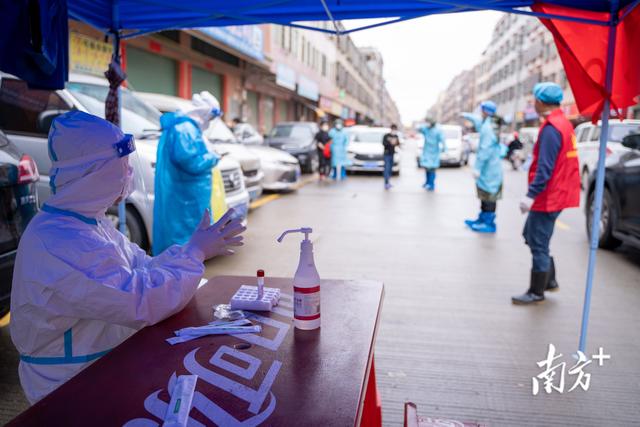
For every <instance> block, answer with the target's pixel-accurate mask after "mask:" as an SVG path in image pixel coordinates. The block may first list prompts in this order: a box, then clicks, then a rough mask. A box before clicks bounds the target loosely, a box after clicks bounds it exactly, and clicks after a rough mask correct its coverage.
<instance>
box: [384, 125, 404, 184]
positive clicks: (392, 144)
mask: <svg viewBox="0 0 640 427" xmlns="http://www.w3.org/2000/svg"><path fill="white" fill-rule="evenodd" d="M382 145H383V146H384V189H385V190H388V189H390V188H391V187H392V185H391V183H390V182H389V180H390V179H391V174H392V173H393V157H394V155H395V153H396V147H398V146H399V145H400V138H398V126H396V125H395V124H392V125H391V130H390V132H389V133H386V134H385V135H384V136H383V137H382Z"/></svg>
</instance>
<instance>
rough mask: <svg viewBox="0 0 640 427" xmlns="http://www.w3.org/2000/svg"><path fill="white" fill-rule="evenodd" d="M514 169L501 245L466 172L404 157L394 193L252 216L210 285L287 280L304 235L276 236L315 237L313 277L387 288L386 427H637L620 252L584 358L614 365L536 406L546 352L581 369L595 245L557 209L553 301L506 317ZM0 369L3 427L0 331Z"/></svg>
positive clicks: (355, 185)
mask: <svg viewBox="0 0 640 427" xmlns="http://www.w3.org/2000/svg"><path fill="white" fill-rule="evenodd" d="M507 166H508V165H507V164H505V197H504V199H503V200H502V201H501V202H500V203H499V204H498V212H497V215H498V216H497V223H498V233H497V234H496V235H477V234H474V233H472V232H471V231H469V230H468V229H466V228H465V227H464V224H463V220H464V219H465V218H471V217H475V216H476V215H477V210H478V204H479V203H478V201H477V199H476V198H475V190H474V186H473V180H472V177H471V173H470V169H469V168H468V167H463V168H459V169H458V168H447V169H441V170H440V171H439V172H438V177H437V181H436V186H437V189H436V191H435V192H434V193H427V192H426V191H424V190H423V189H422V188H421V184H422V183H423V179H424V177H423V175H422V171H420V170H418V169H417V168H416V166H415V151H414V149H413V148H412V147H411V146H410V145H409V146H408V147H407V148H405V149H404V150H403V154H402V173H401V175H400V176H399V177H397V178H394V179H393V183H394V185H395V186H394V187H393V188H392V189H391V190H390V191H385V190H384V189H383V182H382V178H381V177H380V176H377V175H364V176H363V175H358V176H350V177H349V178H348V179H347V180H346V181H345V182H338V183H334V182H325V183H318V182H315V181H314V182H311V183H309V184H307V185H306V186H304V187H303V188H301V189H300V190H299V191H297V192H296V193H291V194H285V195H282V196H272V197H270V198H269V199H268V200H266V202H265V203H263V204H261V206H259V207H258V208H256V209H255V210H254V211H253V212H252V213H251V215H250V218H249V227H248V230H247V232H246V238H245V242H246V244H245V247H243V248H241V249H240V250H239V252H238V253H237V254H236V255H234V256H232V257H227V258H224V259H217V260H213V261H212V262H210V263H209V264H208V266H207V274H208V275H209V276H214V275H221V274H234V275H235V274H237V275H253V274H255V271H256V270H257V269H264V270H265V271H266V274H267V276H274V277H275V276H280V277H291V276H293V274H294V272H295V269H296V266H297V263H298V254H299V239H300V236H297V235H291V236H288V238H287V239H286V240H285V241H284V242H283V243H280V244H278V243H276V240H275V239H276V238H277V237H278V236H279V234H280V233H281V232H282V231H284V230H285V229H288V228H296V227H301V226H310V227H313V229H314V233H313V234H312V238H313V241H314V246H315V260H316V265H317V268H318V271H319V273H320V276H321V277H323V278H335V279H373V280H379V281H383V282H384V284H385V293H386V295H385V300H384V306H383V309H382V318H381V324H380V328H379V332H378V337H377V344H376V348H375V360H376V368H377V372H376V373H377V380H378V387H379V391H380V394H381V397H382V404H383V419H384V425H389V426H399V425H402V421H403V405H404V402H405V401H412V402H415V403H416V404H417V405H418V412H419V413H420V414H421V415H422V416H424V417H436V418H447V419H455V420H460V421H467V422H475V423H479V424H483V425H487V426H604V425H606V426H631V425H638V423H639V421H638V420H640V359H639V356H638V355H639V354H640V331H639V329H638V326H637V325H638V324H639V323H640V322H639V321H640V310H639V309H638V307H639V306H640V280H639V278H640V252H639V251H636V250H633V249H630V248H627V247H623V248H621V249H619V250H618V251H616V252H607V251H600V252H599V256H598V265H597V268H596V279H595V286H594V292H593V303H592V310H591V323H590V329H589V339H588V346H587V347H588V348H587V355H588V357H589V358H590V357H591V355H593V354H596V353H597V352H598V349H599V347H603V348H604V352H605V353H607V354H610V355H611V359H610V360H606V361H605V362H604V365H603V366H598V363H597V362H596V361H594V362H593V363H591V364H590V365H588V366H587V367H586V368H585V369H584V370H585V372H587V373H590V374H591V378H590V380H591V382H590V387H589V390H588V391H583V390H582V389H581V388H579V387H578V388H577V389H576V390H574V391H571V392H569V391H568V390H569V389H570V388H571V387H572V386H573V384H574V382H575V379H576V376H575V375H574V376H572V375H569V374H568V373H567V376H566V379H565V381H566V382H565V390H564V393H562V394H560V393H559V392H554V393H552V394H546V393H545V392H544V390H541V393H540V394H539V395H537V396H533V395H532V377H535V376H536V375H538V374H540V373H541V372H542V371H543V368H540V367H538V366H537V365H536V362H539V361H541V360H543V359H545V358H546V355H547V350H548V345H549V344H550V343H553V344H554V345H555V346H556V348H557V350H558V352H559V353H562V354H563V358H562V360H558V361H556V362H555V363H560V362H566V363H567V369H568V368H570V367H571V366H573V364H574V362H573V359H572V358H571V356H570V354H571V353H573V352H574V351H575V350H577V344H578V335H579V331H580V319H581V312H582V303H583V297H584V283H585V272H586V265H587V257H588V241H587V238H586V235H585V232H584V228H585V224H584V214H583V212H582V210H580V209H573V210H569V211H566V212H564V213H563V214H562V215H561V216H560V219H559V221H558V223H557V227H556V232H555V235H554V239H553V241H552V252H553V254H554V256H555V259H556V264H557V270H558V281H559V283H560V292H558V293H555V294H551V295H548V296H547V301H546V302H545V304H542V305H539V306H535V307H520V306H513V305H512V304H511V301H510V297H511V295H514V294H517V293H521V292H524V291H525V290H526V289H527V286H528V279H529V268H530V255H529V252H528V249H527V248H526V246H524V244H523V241H522V237H521V230H522V225H523V223H524V219H525V217H524V216H523V215H521V214H520V212H519V210H518V202H519V200H520V198H521V196H522V195H523V194H524V192H525V188H526V176H525V173H524V172H515V171H511V170H509V169H508V167H507ZM345 333H347V334H348V333H349V330H348V329H345ZM0 361H1V364H0V424H2V423H3V422H4V421H7V420H9V419H11V418H12V417H13V416H15V414H17V413H19V412H20V411H21V410H23V409H24V408H25V407H26V403H25V400H24V398H23V397H22V394H21V391H20V388H19V384H18V379H17V356H16V354H15V350H13V347H12V345H11V341H10V339H9V333H8V328H7V327H4V328H0ZM555 363H554V364H555ZM558 375H559V373H558ZM327 392H328V393H329V392H330V390H327ZM309 398H313V397H312V396H309Z"/></svg>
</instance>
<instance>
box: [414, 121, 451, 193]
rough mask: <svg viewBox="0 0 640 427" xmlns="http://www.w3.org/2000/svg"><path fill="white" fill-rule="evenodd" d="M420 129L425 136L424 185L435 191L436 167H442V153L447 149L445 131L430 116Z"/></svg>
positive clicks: (422, 159)
mask: <svg viewBox="0 0 640 427" xmlns="http://www.w3.org/2000/svg"><path fill="white" fill-rule="evenodd" d="M418 131H420V133H421V134H422V135H423V136H424V146H423V147H422V156H421V157H420V166H422V167H423V168H425V169H426V180H425V183H424V185H423V186H422V187H423V188H425V189H426V190H427V191H433V190H435V188H436V169H438V168H439V167H440V153H442V152H443V151H444V149H445V139H444V133H443V132H442V129H440V126H438V125H437V124H436V122H435V120H433V119H430V118H426V119H425V125H424V126H421V127H420V128H419V129H418Z"/></svg>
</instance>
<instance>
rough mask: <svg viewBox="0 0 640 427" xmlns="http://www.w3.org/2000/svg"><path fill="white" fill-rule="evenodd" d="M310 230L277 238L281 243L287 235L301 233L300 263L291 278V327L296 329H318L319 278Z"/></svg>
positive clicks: (290, 231) (306, 229) (302, 229)
mask: <svg viewBox="0 0 640 427" xmlns="http://www.w3.org/2000/svg"><path fill="white" fill-rule="evenodd" d="M312 231H313V230H312V229H311V228H308V227H307V228H300V229H296V230H287V231H285V232H284V233H282V235H281V236H280V237H279V238H278V242H282V239H284V236H286V235H287V234H289V233H303V234H304V240H303V241H302V243H301V244H300V262H299V263H298V269H297V270H296V274H295V276H294V277H293V325H294V326H295V327H296V328H298V329H303V330H312V329H317V328H319V327H320V276H319V275H318V271H317V270H316V265H315V262H314V261H313V243H311V240H309V234H311V233H312Z"/></svg>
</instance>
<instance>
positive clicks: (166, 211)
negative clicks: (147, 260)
mask: <svg viewBox="0 0 640 427" xmlns="http://www.w3.org/2000/svg"><path fill="white" fill-rule="evenodd" d="M220 115H221V112H220V109H219V107H218V108H216V107H215V106H212V105H210V103H209V102H206V100H205V99H203V97H202V94H195V95H194V97H193V108H192V109H191V110H189V111H187V112H185V113H182V112H175V113H166V114H164V115H162V117H161V118H160V124H161V126H162V136H161V137H160V142H159V144H158V157H157V164H156V176H155V185H154V189H155V200H154V206H153V253H154V254H159V253H161V252H162V251H164V250H165V249H166V248H168V247H169V246H171V245H173V244H183V243H185V242H186V241H187V240H189V237H190V236H191V234H192V233H193V231H194V230H195V229H196V227H197V226H198V222H199V221H200V218H201V216H202V212H204V210H205V209H206V208H207V207H208V206H209V205H210V203H211V169H213V167H215V166H216V164H217V163H218V160H219V157H218V155H217V154H215V153H211V152H209V151H208V150H207V146H206V144H205V142H204V139H203V137H202V132H203V131H204V130H206V129H207V128H208V127H209V123H210V122H211V120H213V119H214V118H216V117H219V116H220Z"/></svg>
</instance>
